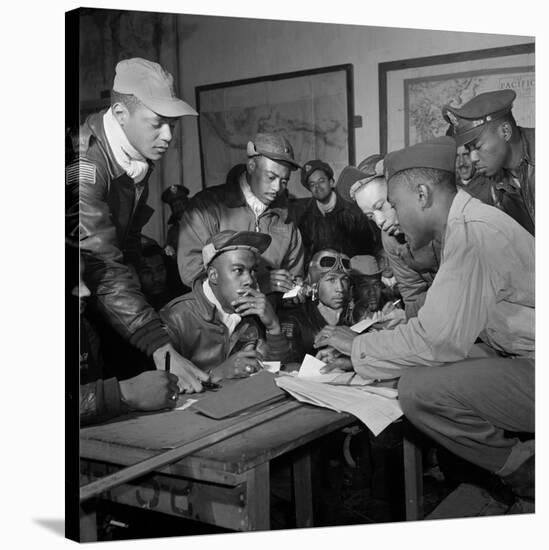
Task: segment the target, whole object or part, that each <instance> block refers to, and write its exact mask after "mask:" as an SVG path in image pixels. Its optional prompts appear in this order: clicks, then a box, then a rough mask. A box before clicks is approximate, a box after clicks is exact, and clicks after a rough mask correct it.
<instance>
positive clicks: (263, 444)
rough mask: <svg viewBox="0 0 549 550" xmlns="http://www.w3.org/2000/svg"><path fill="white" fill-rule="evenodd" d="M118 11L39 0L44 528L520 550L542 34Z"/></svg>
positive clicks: (526, 496) (109, 536) (526, 502)
mask: <svg viewBox="0 0 549 550" xmlns="http://www.w3.org/2000/svg"><path fill="white" fill-rule="evenodd" d="M125 4H127V5H124V3H123V4H122V5H120V4H119V5H115V4H113V5H112V7H106V6H101V7H91V6H90V7H86V6H69V5H67V6H66V7H64V9H63V11H62V12H61V10H59V9H58V10H57V11H56V15H55V17H56V20H57V22H58V24H59V26H58V27H57V30H56V31H55V32H56V33H60V34H63V37H62V39H61V42H62V46H63V49H64V66H63V67H62V68H61V69H60V71H61V73H63V72H64V98H63V99H62V100H61V101H62V102H63V106H64V116H63V115H62V113H59V120H58V121H57V124H58V125H60V124H61V121H62V123H63V138H64V164H63V171H64V180H65V181H64V185H63V187H61V183H60V182H59V181H57V182H56V181H52V182H51V183H48V185H50V186H51V187H53V186H55V187H56V188H59V189H58V190H59V191H60V189H61V188H62V189H64V217H63V231H64V239H63V241H64V245H63V249H62V251H61V252H60V259H59V261H60V262H64V266H65V271H64V273H62V270H61V269H60V268H59V269H56V272H58V273H57V280H56V283H57V287H58V288H59V294H60V293H61V292H63V294H62V295H59V296H58V302H57V303H58V305H57V307H56V308H55V309H56V310H59V311H58V312H57V313H58V315H59V316H61V322H62V323H64V345H65V352H64V364H65V369H64V373H63V371H62V369H61V363H60V362H56V365H55V376H56V381H55V382H54V383H55V384H58V385H59V388H58V390H57V392H56V394H55V396H59V399H61V391H62V390H63V388H64V411H63V410H61V415H63V414H64V426H63V424H62V420H61V418H62V416H60V418H59V420H58V421H57V422H56V424H57V426H56V429H57V430H59V432H60V435H59V437H62V434H61V431H62V430H63V428H64V438H65V439H64V480H61V479H60V480H59V483H58V484H57V491H56V492H58V493H59V494H61V493H64V520H61V519H60V518H59V519H55V520H54V519H46V518H48V517H52V518H53V516H52V515H51V514H50V516H48V514H47V513H44V514H42V516H41V518H42V519H40V518H35V520H34V522H35V524H36V525H37V526H38V528H40V529H42V530H43V531H44V532H46V531H48V536H49V538H52V537H53V536H54V534H53V533H54V532H55V533H56V535H55V536H56V537H58V538H60V539H61V538H62V537H65V538H66V539H70V540H71V541H75V542H78V543H87V542H97V543H106V542H110V543H111V544H113V543H114V544H116V545H117V546H116V547H118V545H119V544H120V545H122V546H120V547H125V546H123V544H124V541H126V542H127V541H135V543H139V542H138V541H142V542H143V543H144V541H145V540H146V539H150V543H153V542H154V543H155V544H156V543H160V540H161V539H162V540H165V539H171V540H172V543H175V542H177V541H179V543H180V544H183V545H185V544H189V543H190V544H197V545H200V544H205V545H206V544H207V545H209V546H208V547H216V548H217V547H218V546H219V545H224V544H225V541H228V540H230V541H231V544H233V545H235V546H239V547H242V548H244V547H247V546H244V545H248V544H254V547H256V546H257V544H267V543H266V542H265V543H264V542H262V541H266V540H270V541H271V542H270V544H272V545H273V547H274V546H276V547H279V546H280V545H282V544H288V545H291V546H299V545H301V544H311V545H313V544H314V545H315V546H317V545H318V546H322V545H323V542H324V544H325V545H330V546H333V545H334V544H338V542H337V540H338V538H337V537H338V533H340V535H339V536H341V537H343V538H342V539H341V543H340V544H344V542H343V541H344V540H346V541H347V542H348V543H349V544H353V543H354V544H371V545H375V546H380V545H382V544H383V545H384V547H386V548H392V547H393V546H392V542H394V541H391V540H389V539H392V536H393V533H395V534H396V531H398V534H402V533H408V534H404V541H403V542H400V543H399V545H398V547H402V544H406V539H407V538H408V537H410V538H413V539H414V542H413V544H414V545H413V547H414V548H416V547H418V548H420V547H421V548H427V547H429V546H431V545H433V544H434V541H435V540H438V543H436V544H438V545H440V546H444V547H448V548H450V547H453V546H450V544H451V543H457V542H458V541H459V536H463V537H465V536H468V534H469V535H470V536H473V535H471V533H473V532H474V529H476V528H478V525H479V523H480V524H481V526H480V528H481V529H484V528H485V529H486V531H492V532H493V533H495V532H496V531H498V530H499V529H500V527H498V526H500V525H505V526H506V527H507V528H508V529H510V530H513V529H511V527H510V526H511V525H512V524H513V522H516V525H517V528H516V529H514V530H513V531H515V535H516V537H520V535H521V533H522V535H523V537H524V538H523V540H524V544H528V546H530V545H532V546H534V547H536V546H537V544H538V543H537V542H533V541H534V539H533V538H532V537H533V536H534V535H531V534H529V533H530V532H531V528H532V529H533V526H534V524H535V523H537V524H538V525H537V527H539V518H540V516H539V513H540V510H543V508H544V504H543V502H544V495H543V491H542V488H541V486H540V483H539V479H538V482H537V483H536V472H537V473H538V474H539V476H541V477H543V475H544V474H543V472H542V470H543V464H544V462H543V461H542V462H540V461H539V460H538V467H537V469H536V460H535V457H536V451H538V452H539V450H540V447H539V445H538V446H536V418H537V417H536V412H538V418H539V411H537V407H536V382H539V380H536V378H537V375H536V369H535V364H536V359H535V357H536V345H535V342H536V325H537V323H536V265H537V266H538V268H539V266H540V258H539V257H538V262H536V247H535V235H536V216H535V213H536V204H535V203H536V197H538V200H542V199H541V198H540V195H539V194H538V195H536V188H535V172H536V121H537V120H538V125H540V123H539V114H540V113H539V112H538V111H540V110H544V109H545V106H544V105H542V103H543V102H544V101H545V98H544V97H543V95H542V92H540V90H541V89H542V86H543V85H542V84H541V83H540V75H538V69H539V68H540V67H541V65H542V61H541V59H542V58H541V57H540V54H539V51H538V43H539V42H540V41H542V40H541V38H540V36H539V32H538V27H537V26H533V27H532V30H531V31H528V30H525V27H524V26H521V25H518V26H517V31H516V32H514V31H513V28H512V26H509V25H508V26H505V27H502V30H501V32H500V31H499V30H497V28H495V27H494V26H490V25H489V24H487V27H486V31H484V30H483V27H482V25H473V24H472V25H471V27H470V28H465V27H464V26H463V25H461V24H458V23H456V26H455V27H452V22H451V21H446V24H441V25H440V26H439V25H437V24H435V23H426V24H425V26H424V28H422V25H421V23H420V22H419V23H418V20H417V19H416V20H415V21H414V24H413V25H412V24H410V26H406V25H405V24H402V19H399V20H398V23H394V22H393V19H392V17H391V14H390V13H389V12H390V11H391V8H390V6H388V5H386V6H383V10H384V12H385V14H386V17H384V18H383V19H381V18H375V19H372V22H371V23H370V22H369V20H368V18H367V17H363V16H361V17H358V18H357V20H356V21H353V18H352V17H350V18H349V19H347V20H345V22H340V21H339V20H338V18H337V17H335V16H334V19H331V16H330V15H327V16H326V17H325V18H321V17H320V15H318V14H315V13H314V6H313V5H311V7H310V8H311V16H310V17H308V16H307V12H306V10H305V12H304V11H303V10H299V11H298V13H296V14H292V13H291V9H290V7H289V6H291V4H290V3H288V5H286V4H284V9H281V10H277V9H276V6H274V5H271V6H269V7H268V8H266V10H263V11H262V12H261V14H258V12H254V11H251V12H250V13H248V12H246V11H245V9H244V7H243V6H241V7H240V8H242V9H240V8H239V7H238V6H236V5H235V6H234V9H233V8H231V7H230V6H225V8H224V10H221V11H217V12H216V11H215V10H212V11H211V12H209V10H208V9H206V7H204V9H203V10H200V9H199V7H198V5H197V4H192V5H189V6H187V5H186V3H180V4H174V3H171V4H170V6H172V7H171V8H165V7H164V4H163V3H159V4H158V6H157V5H154V4H150V5H147V6H146V8H145V9H143V4H142V3H140V4H139V5H137V4H136V5H133V3H132V2H126V3H125ZM439 6H440V8H439V9H440V10H442V11H445V10H446V11H447V12H448V17H450V18H451V13H452V10H460V9H461V8H460V6H458V5H447V6H444V5H440V4H439ZM514 6H515V8H518V6H517V5H516V4H514ZM370 9H374V8H373V6H371V8H370ZM379 9H382V7H381V6H379ZM418 9H421V8H419V7H418ZM463 9H470V8H469V7H468V6H467V7H463ZM497 9H498V8H497V6H494V10H497ZM525 9H526V7H525ZM501 10H506V11H505V12H504V13H505V14H507V16H508V17H512V11H511V10H510V9H509V8H508V6H507V5H505V7H504V6H503V5H502V6H501ZM471 14H473V12H471ZM316 15H318V17H317V16H316ZM532 16H533V15H532ZM533 17H534V16H533ZM63 25H64V30H62V29H63ZM52 30H53V27H52ZM36 46H37V47H38V42H37V43H36ZM62 61H63V60H62V59H58V60H57V62H58V63H59V64H61V62H62ZM543 61H546V59H545V58H543ZM53 79H54V78H53V73H52V80H53ZM34 85H35V87H36V93H39V92H38V90H39V88H40V87H41V86H45V85H46V83H45V82H43V81H42V79H36V80H35V83H34ZM56 86H57V88H56V90H57V92H56V93H57V94H58V95H59V96H60V98H61V96H62V95H63V94H62V93H61V89H60V88H61V82H58V83H56ZM536 90H537V96H536ZM536 97H537V98H538V102H536ZM44 109H47V105H46V104H45V103H44ZM40 117H42V115H38V114H37V113H35V120H36V121H37V122H38V121H39V118H40ZM543 127H544V126H542V128H543ZM50 143H52V144H54V145H53V147H52V150H54V152H52V153H51V157H52V159H53V156H54V154H55V157H56V162H59V160H60V159H59V156H60V154H61V152H60V149H57V146H58V145H60V143H61V136H60V135H58V134H56V135H55V137H54V136H53V134H52V135H50V136H48V137H47V139H46V140H43V143H42V144H41V145H40V147H44V146H46V147H49V146H50V145H49V144H50ZM35 145H36V142H35ZM539 149H540V147H539V145H538V150H539ZM539 155H541V158H542V164H543V149H541V152H540V151H538V156H539ZM52 162H53V160H52ZM31 164H32V161H30V160H29V161H28V166H29V168H30V167H31ZM538 169H539V167H538ZM32 170H35V171H36V174H35V175H37V174H38V172H39V171H44V172H45V171H46V170H47V166H44V165H43V163H39V162H38V161H37V162H36V163H34V164H33V167H32ZM542 181H543V177H542ZM542 187H543V184H542ZM61 200H63V199H61V198H59V199H53V198H52V204H55V207H51V208H49V207H46V206H44V209H46V208H49V214H48V215H51V216H52V217H55V218H56V221H57V223H58V224H59V225H58V226H57V227H58V229H57V230H56V234H55V236H52V237H51V240H52V242H53V241H55V242H56V243H58V244H59V248H60V242H61V240H60V225H61V218H60V208H61ZM538 218H539V216H538ZM542 221H543V220H542ZM539 230H540V229H539V228H538V231H539ZM542 234H543V233H542ZM36 239H37V235H36V229H35V236H34V241H35V243H37V240H36ZM41 239H43V240H42V241H41V244H39V245H38V246H37V247H36V248H37V249H39V251H37V256H36V258H34V260H33V261H34V264H35V266H42V267H46V265H47V263H45V262H47V261H48V260H47V259H46V260H44V259H42V258H43V256H42V255H43V254H44V255H45V257H46V258H47V257H48V246H46V243H47V242H48V240H47V239H49V237H46V236H45V234H44V236H42V237H41ZM30 246H36V245H33V244H32V243H28V244H27V247H30ZM538 252H539V253H540V254H541V249H540V250H539V251H538ZM39 258H40V259H39ZM55 263H56V262H55ZM50 265H51V266H52V267H53V265H54V260H53V259H51V263H50ZM59 265H62V263H60V264H59ZM542 280H543V278H542V276H541V275H540V274H539V273H538V282H540V281H542ZM63 283H64V286H63V287H62V288H61V284H63ZM47 288H48V287H46V286H44V287H43V292H48V290H47ZM62 304H64V307H63V306H62ZM42 324H44V328H45V329H47V325H48V324H49V323H48V321H47V320H46V318H45V320H44V321H41V322H40V324H39V326H42ZM51 325H52V330H55V329H54V328H53V327H54V325H55V326H59V327H60V326H61V325H59V324H55V323H53V321H52V323H51ZM39 330H40V329H39ZM60 330H61V328H59V329H58V331H57V335H56V336H50V338H56V339H57V344H58V346H61V343H60V342H61V335H60V334H59V331H60ZM538 332H540V326H539V324H538ZM542 339H543V338H542ZM26 345H27V349H29V350H30V347H31V345H30V344H29V342H28V341H27V344H26ZM16 347H17V348H18V353H19V357H23V356H24V355H25V353H27V352H26V351H22V350H21V349H20V347H19V346H16ZM33 347H35V349H36V353H40V352H39V351H38V350H39V349H41V347H40V345H39V344H38V341H37V342H36V343H35V344H34V346H33ZM43 355H47V353H46V352H44V354H43ZM60 357H62V355H60ZM541 361H542V363H543V358H542V359H541ZM538 362H539V360H538ZM49 364H50V362H48V363H47V364H44V366H43V367H42V368H44V369H46V368H50V367H49ZM63 374H64V380H63ZM538 374H539V373H538ZM539 390H540V387H538V401H539V400H540V398H541V397H542V395H543V394H542V393H541V392H540V391H539ZM44 391H46V390H44ZM51 400H52V401H53V400H54V399H53V394H52V399H51ZM56 401H59V400H56ZM57 405H58V407H59V408H61V409H62V408H63V405H62V404H61V402H60V401H59V402H58V403H57ZM31 407H32V408H33V409H35V412H36V413H37V414H40V413H39V411H40V409H42V408H47V407H46V406H45V403H44V401H43V400H40V402H39V403H34V404H33V405H31ZM41 425H42V424H41ZM37 426H38V424H37ZM40 429H41V428H40ZM539 431H540V430H539V426H538V432H539ZM46 432H47V430H46V431H45V432H44V434H45V433H46ZM538 435H539V434H538ZM45 441H47V440H45V439H44V435H42V436H41V438H40V440H37V441H36V443H35V444H34V451H33V456H34V463H35V465H36V466H39V465H40V455H42V454H49V449H48V446H49V445H48V443H45ZM51 448H52V449H53V443H52V447H51ZM56 454H57V456H58V457H60V458H62V456H63V449H61V448H59V449H58V450H57V451H56ZM543 456H544V455H543V454H542V460H543ZM61 467H62V464H60V466H59V468H61ZM42 475H44V476H47V475H48V474H47V473H46V470H45V471H44V473H43V474H42ZM22 479H23V478H22ZM61 483H63V485H61ZM28 487H29V491H30V493H29V494H30V495H32V491H34V490H38V487H36V488H34V487H35V486H34V483H31V482H30V481H29V482H28ZM30 487H33V489H30ZM50 487H51V483H50ZM536 489H537V490H536ZM49 490H50V491H51V489H49ZM536 496H537V497H538V499H536ZM536 500H538V502H537V503H536ZM540 503H541V504H540ZM450 520H451V521H450ZM494 522H499V523H494ZM484 524H486V527H485V525H484ZM445 525H451V526H452V530H451V531H448V532H447V535H446V536H442V537H441V535H440V533H441V532H444V530H443V529H444V526H445ZM490 525H493V526H494V527H493V528H492V529H491V528H490ZM357 529H359V530H358V531H357ZM375 529H384V530H383V531H382V532H381V533H382V534H381V539H380V538H379V536H378V538H376V539H375V542H373V540H374V539H372V542H371V543H368V540H369V537H370V535H369V533H370V532H372V533H373V530H375ZM395 529H396V531H395ZM431 529H432V530H431ZM441 529H442V531H441ZM469 529H473V531H471V532H469ZM412 530H413V531H412ZM435 530H436V531H435ZM266 532H268V533H269V536H272V537H278V536H279V535H280V537H285V538H272V539H266V538H256V539H253V538H251V537H256V536H257V535H258V534H260V533H264V534H265V533H266ZM412 532H413V533H414V534H413V535H412ZM435 532H436V533H437V535H436V536H435V534H434V533H435ZM532 532H533V531H532ZM315 533H316V535H315ZM319 533H330V534H331V537H332V538H330V539H329V540H330V542H328V539H326V540H325V541H322V535H319ZM351 533H352V535H351ZM454 533H455V535H454ZM294 536H296V537H298V538H295V539H294V538H289V537H294ZM309 536H311V537H313V536H314V537H316V538H314V539H313V538H311V539H310V540H311V542H310V543H308V542H307V541H308V540H309V538H308V537H309ZM351 536H352V537H353V538H348V539H347V538H346V537H351ZM498 536H500V537H501V533H499V535H498ZM498 536H496V535H495V534H494V535H492V537H493V538H491V536H490V535H488V534H482V535H478V538H477V539H476V543H470V542H465V540H464V542H463V544H462V545H461V547H462V548H463V547H470V548H479V547H485V546H487V545H488V544H490V543H491V542H490V541H491V540H492V541H493V545H495V546H496V545H498V543H497V542H496V539H497V540H499V538H498ZM174 537H175V538H174ZM153 539H154V541H153ZM254 540H255V541H257V542H256V543H253V541H254ZM469 540H471V539H469ZM510 540H511V539H509V540H508V541H507V542H509V541H510ZM514 540H520V539H519V538H515V539H514ZM383 541H386V543H384V542H383ZM65 542H67V543H68V541H65ZM347 542H345V544H347ZM15 544H16V543H12V544H11V546H13V545H15ZM241 544H242V546H241ZM411 544H412V543H411V542H410V548H412V546H411ZM8 547H9V546H8ZM199 547H200V546H197V548H199ZM204 547H206V546H204ZM501 547H502V548H503V547H504V542H502V546H501ZM505 547H507V546H505Z"/></svg>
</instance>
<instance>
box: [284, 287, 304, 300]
mask: <svg viewBox="0 0 549 550" xmlns="http://www.w3.org/2000/svg"><path fill="white" fill-rule="evenodd" d="M300 290H301V285H296V286H294V288H292V290H288V292H285V293H284V294H283V295H282V298H295V297H296V296H297V295H298V294H299V291H300Z"/></svg>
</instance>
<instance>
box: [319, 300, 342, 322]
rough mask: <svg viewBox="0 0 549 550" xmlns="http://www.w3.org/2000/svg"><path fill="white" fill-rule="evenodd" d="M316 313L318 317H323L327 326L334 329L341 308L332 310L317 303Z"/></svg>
mask: <svg viewBox="0 0 549 550" xmlns="http://www.w3.org/2000/svg"><path fill="white" fill-rule="evenodd" d="M318 311H319V312H320V315H322V317H324V320H325V321H326V322H327V323H328V325H330V326H331V327H335V326H336V325H337V324H338V323H339V317H340V316H341V312H342V311H343V308H339V309H332V308H331V307H328V306H325V305H324V304H323V303H322V302H318Z"/></svg>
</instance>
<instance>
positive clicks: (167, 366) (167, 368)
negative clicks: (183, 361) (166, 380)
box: [164, 351, 170, 372]
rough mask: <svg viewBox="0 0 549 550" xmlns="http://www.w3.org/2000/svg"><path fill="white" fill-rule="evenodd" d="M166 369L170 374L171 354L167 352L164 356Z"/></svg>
mask: <svg viewBox="0 0 549 550" xmlns="http://www.w3.org/2000/svg"><path fill="white" fill-rule="evenodd" d="M164 368H165V371H166V372H170V352H169V351H167V352H166V355H165V356H164Z"/></svg>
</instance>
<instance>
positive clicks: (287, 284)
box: [270, 269, 295, 292]
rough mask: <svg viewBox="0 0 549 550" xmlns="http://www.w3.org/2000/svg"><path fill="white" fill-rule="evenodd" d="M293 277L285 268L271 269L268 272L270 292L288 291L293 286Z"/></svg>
mask: <svg viewBox="0 0 549 550" xmlns="http://www.w3.org/2000/svg"><path fill="white" fill-rule="evenodd" d="M294 286H295V283H294V278H293V276H292V274H291V273H290V272H289V271H288V270H287V269H273V270H272V271H271V274H270V290H271V292H288V291H289V290H292V288H294Z"/></svg>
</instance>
